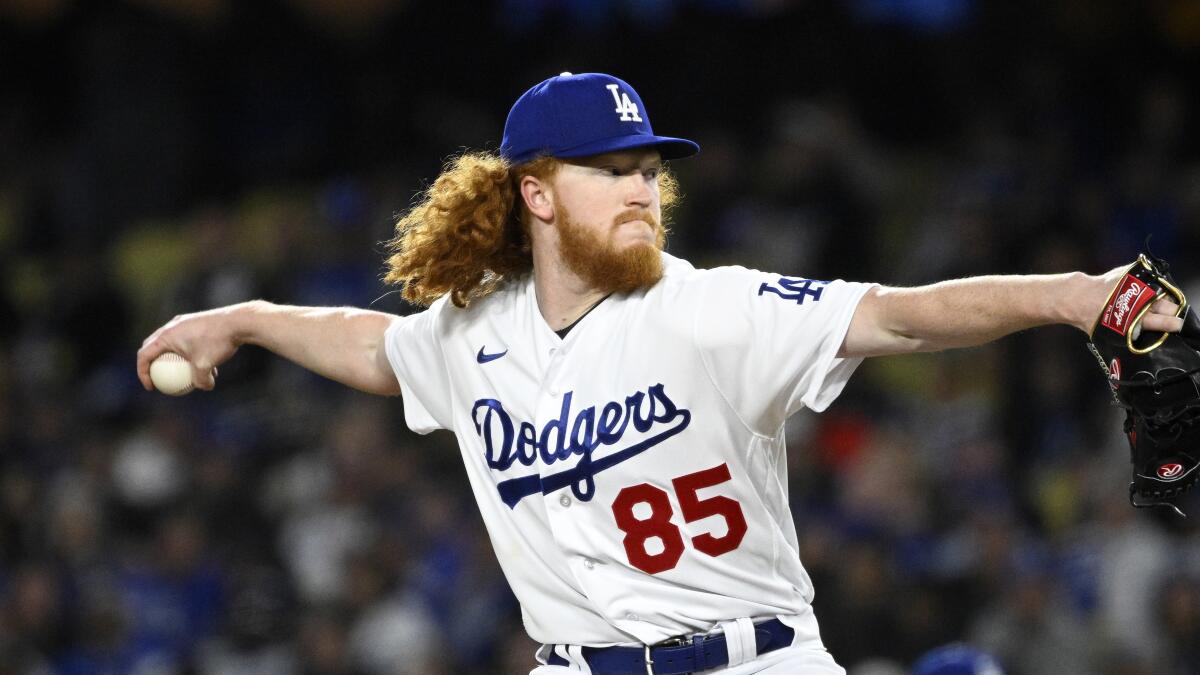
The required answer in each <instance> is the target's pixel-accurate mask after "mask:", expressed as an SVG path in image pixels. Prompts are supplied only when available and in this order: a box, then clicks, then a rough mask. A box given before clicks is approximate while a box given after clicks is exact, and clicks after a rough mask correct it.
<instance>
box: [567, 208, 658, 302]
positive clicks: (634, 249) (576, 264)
mask: <svg viewBox="0 0 1200 675" xmlns="http://www.w3.org/2000/svg"><path fill="white" fill-rule="evenodd" d="M554 217H555V222H556V223H557V225H558V246H559V253H560V255H562V259H563V263H564V264H566V266H567V269H569V270H571V271H572V272H574V273H575V274H576V275H577V276H579V278H580V279H582V280H583V281H584V282H586V283H587V284H588V285H589V286H591V287H593V288H595V289H597V290H599V291H601V292H602V293H605V294H609V293H629V292H631V291H636V290H637V289H639V288H646V287H648V286H653V285H654V284H656V283H658V280H659V279H661V278H662V275H663V265H662V248H663V245H664V244H665V243H666V238H667V233H666V230H665V229H663V226H662V224H661V223H659V221H658V219H657V218H655V217H654V215H653V214H651V213H650V212H649V211H648V210H642V211H637V212H629V213H625V214H622V215H621V216H620V217H618V218H617V219H615V220H614V222H613V225H612V229H615V228H616V227H617V226H618V225H620V224H621V223H625V222H628V221H630V220H638V219H640V220H643V221H645V222H647V223H649V224H650V227H652V228H653V229H654V239H655V243H654V245H650V244H646V243H637V244H632V245H630V246H627V247H625V249H624V250H620V251H618V250H616V249H615V248H614V246H613V243H612V239H611V236H610V237H609V238H607V239H605V238H602V237H601V236H600V235H598V234H596V233H595V232H593V231H591V230H589V229H587V228H585V227H583V226H582V225H580V224H579V222H578V221H576V220H573V219H572V218H571V216H570V214H568V213H567V211H566V209H564V208H556V209H555V212H554ZM611 231H612V230H611V229H610V232H611Z"/></svg>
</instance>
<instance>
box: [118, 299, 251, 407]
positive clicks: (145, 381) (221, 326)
mask: <svg viewBox="0 0 1200 675" xmlns="http://www.w3.org/2000/svg"><path fill="white" fill-rule="evenodd" d="M250 304H251V303H243V304H240V305H230V306H229V307H221V308H218V309H211V310H208V311H206V312H196V313H194V314H183V315H180V316H176V317H175V318H173V319H171V320H170V321H168V322H167V323H166V324H164V325H163V326H162V327H161V328H159V329H158V330H156V331H154V332H153V333H151V334H150V336H149V337H147V338H146V339H145V340H144V341H143V342H142V348H141V349H139V350H138V353H137V374H138V379H139V380H141V381H142V386H143V387H144V388H145V389H146V390H147V391H153V389H154V385H153V384H152V383H151V382H150V364H151V363H153V362H154V359H156V358H158V357H159V356H160V355H161V354H164V353H166V352H175V353H176V354H179V355H180V356H182V357H183V358H185V359H187V361H188V363H190V364H192V383H193V384H194V385H195V386H196V388H197V389H204V390H206V391H211V390H212V388H213V387H215V386H216V375H217V366H219V365H221V364H222V363H225V362H226V361H228V360H229V359H230V358H232V357H233V355H234V354H235V353H236V352H237V350H238V347H239V346H241V342H240V341H239V339H238V329H237V323H238V321H237V316H238V314H239V313H240V312H244V311H247V310H249V309H250V308H249V307H248V305H250Z"/></svg>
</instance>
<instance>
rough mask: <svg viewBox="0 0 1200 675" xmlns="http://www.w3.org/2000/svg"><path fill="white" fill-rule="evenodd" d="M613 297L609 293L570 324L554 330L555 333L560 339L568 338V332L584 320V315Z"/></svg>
mask: <svg viewBox="0 0 1200 675" xmlns="http://www.w3.org/2000/svg"><path fill="white" fill-rule="evenodd" d="M611 297H612V293H609V294H608V295H606V296H604V297H603V298H600V299H599V300H597V301H596V302H595V303H594V304H593V305H592V306H591V307H588V308H587V311H585V312H584V313H583V314H580V315H579V318H578V319H575V320H574V321H572V322H571V323H570V325H567V326H564V327H563V328H559V329H558V330H556V331H554V334H555V335H557V336H558V337H559V339H560V340H565V339H567V333H570V332H571V329H572V328H574V327H575V326H577V325H579V322H580V321H583V317H585V316H587V315H588V314H591V313H592V310H593V309H596V308H597V307H599V306H600V303H602V302H604V301H605V300H607V299H609V298H611Z"/></svg>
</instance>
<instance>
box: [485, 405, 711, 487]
mask: <svg viewBox="0 0 1200 675" xmlns="http://www.w3.org/2000/svg"><path fill="white" fill-rule="evenodd" d="M573 395H574V392H570V391H568V392H567V393H566V394H563V400H562V410H561V411H560V412H559V415H558V417H557V418H556V419H554V420H551V421H550V422H548V423H547V424H546V426H545V427H543V428H542V430H541V431H540V432H539V431H538V430H537V429H535V428H534V426H533V424H531V423H529V422H520V423H519V424H514V422H513V419H512V417H511V416H510V415H509V414H508V411H506V410H505V409H504V405H503V404H502V403H500V401H497V400H496V399H494V398H481V399H479V400H478V401H475V405H474V406H473V407H472V408H471V419H472V420H473V421H474V422H475V431H476V432H477V433H478V434H479V436H480V438H482V439H483V448H484V456H485V457H486V459H487V464H488V466H489V467H491V468H492V470H494V471H504V470H506V469H508V468H509V467H511V466H512V465H513V464H514V463H516V462H519V463H520V464H522V465H523V466H533V465H534V463H536V462H537V461H538V460H539V459H540V460H541V461H542V464H544V465H546V466H550V465H553V464H556V463H559V462H566V461H567V460H569V459H571V457H572V456H578V457H579V460H578V461H577V462H576V463H575V466H573V467H571V468H569V469H564V470H562V471H559V472H558V473H554V474H550V475H546V476H542V475H539V474H536V473H535V474H531V475H528V476H522V477H520V478H510V479H508V480H503V481H500V482H499V483H498V484H497V485H496V489H497V490H499V492H500V499H501V500H502V501H503V502H504V503H505V504H507V505H508V507H509V508H516V505H517V502H519V501H521V500H522V499H524V498H525V497H528V496H530V495H535V494H537V493H539V492H540V493H542V494H544V495H548V494H550V493H551V492H554V491H555V490H559V489H562V488H564V487H567V486H568V485H569V486H571V492H573V493H575V497H576V498H577V499H579V500H580V501H585V502H586V501H591V499H592V496H593V495H595V493H596V480H595V477H596V474H598V473H600V472H601V471H604V470H605V469H610V468H612V467H614V466H616V465H618V464H620V463H621V462H624V461H625V460H627V459H631V458H633V457H635V456H637V455H639V454H641V453H643V452H645V451H647V450H649V449H650V448H652V447H654V446H656V445H658V444H659V443H662V442H663V441H665V440H667V439H668V438H670V437H672V436H674V435H675V434H678V433H679V432H681V431H683V430H684V429H686V428H687V426H688V424H689V423H691V421H692V413H691V411H689V410H688V409H686V408H680V407H679V406H677V405H675V402H674V401H672V400H671V397H670V396H667V392H666V391H665V390H664V388H663V385H662V384H656V385H653V386H651V387H650V388H649V389H647V390H646V391H644V392H641V391H639V392H635V393H634V394H632V395H630V396H626V397H625V400H624V401H609V402H608V403H605V404H604V405H603V407H600V406H588V407H586V408H584V409H582V410H580V411H579V412H577V413H575V414H574V415H572V412H571V399H572V397H573ZM598 407H599V408H600V412H599V414H597V413H596V409H597V408H598ZM631 423H632V426H633V428H632V429H630V424H631ZM568 429H569V430H568ZM628 432H636V434H650V435H646V436H643V437H642V438H640V439H638V440H637V441H636V442H634V443H632V444H631V445H628V446H626V447H624V448H621V449H620V450H618V451H616V452H613V453H611V454H608V455H605V456H603V457H600V458H597V459H592V454H593V452H595V450H596V449H597V448H599V447H600V446H615V445H619V444H620V442H621V440H622V439H623V438H624V436H625V434H626V433H628ZM651 432H653V433H652V434H651Z"/></svg>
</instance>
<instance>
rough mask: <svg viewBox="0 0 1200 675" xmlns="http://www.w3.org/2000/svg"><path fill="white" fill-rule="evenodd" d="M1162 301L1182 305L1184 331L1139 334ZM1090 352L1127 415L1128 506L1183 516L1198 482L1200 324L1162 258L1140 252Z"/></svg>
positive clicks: (1104, 312) (1105, 311)
mask: <svg viewBox="0 0 1200 675" xmlns="http://www.w3.org/2000/svg"><path fill="white" fill-rule="evenodd" d="M1160 298H1167V299H1170V300H1172V301H1174V302H1176V303H1177V304H1178V305H1179V311H1178V313H1177V314H1176V316H1179V317H1182V318H1183V320H1184V322H1183V330H1182V331H1181V332H1180V333H1178V334H1175V333H1159V334H1149V335H1147V334H1143V332H1142V331H1141V330H1140V326H1141V321H1142V318H1143V317H1145V315H1146V312H1148V311H1149V310H1150V307H1151V305H1152V304H1153V303H1154V301H1155V300H1158V299H1160ZM1102 329H1104V330H1102ZM1088 347H1089V348H1090V349H1091V350H1092V353H1093V354H1095V355H1096V359H1097V360H1098V361H1099V363H1100V369H1101V370H1103V371H1104V375H1105V378H1106V379H1107V381H1108V385H1109V387H1110V389H1111V390H1112V395H1113V400H1114V401H1115V402H1116V404H1117V405H1118V406H1120V407H1122V408H1124V409H1125V435H1126V437H1127V438H1128V440H1129V450H1130V457H1131V461H1132V462H1133V480H1132V482H1130V484H1129V502H1130V503H1131V504H1133V505H1134V506H1136V507H1139V508H1140V507H1145V506H1165V507H1168V508H1171V509H1173V510H1174V511H1175V512H1176V513H1178V514H1179V515H1181V516H1182V515H1183V511H1181V510H1180V509H1179V507H1178V506H1176V505H1175V504H1174V503H1173V500H1175V499H1177V498H1179V497H1180V496H1181V495H1182V494H1183V493H1184V492H1186V491H1187V490H1188V489H1190V488H1191V487H1192V486H1193V485H1195V484H1196V481H1197V479H1198V478H1200V471H1198V470H1197V467H1200V460H1198V458H1200V351H1197V349H1198V348H1200V320H1198V319H1197V317H1196V313H1195V312H1193V311H1191V308H1190V307H1189V306H1188V304H1187V298H1185V297H1184V295H1183V292H1182V291H1180V290H1179V288H1178V286H1177V285H1176V284H1175V281H1174V280H1173V279H1172V278H1171V276H1170V274H1169V273H1168V266H1167V264H1166V263H1165V262H1164V261H1163V260H1161V259H1158V258H1153V257H1151V256H1149V255H1145V254H1143V255H1141V256H1139V257H1138V260H1137V262H1135V263H1134V264H1133V265H1131V266H1130V267H1129V270H1128V271H1126V273H1125V276H1124V277H1122V279H1121V281H1120V282H1119V283H1118V284H1117V285H1116V287H1115V288H1114V289H1113V292H1112V293H1111V294H1110V295H1109V298H1108V301H1107V302H1106V303H1105V305H1104V308H1103V309H1102V310H1101V312H1100V316H1099V317H1097V319H1096V325H1095V327H1094V328H1093V329H1092V333H1091V336H1090V342H1089V343H1088Z"/></svg>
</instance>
